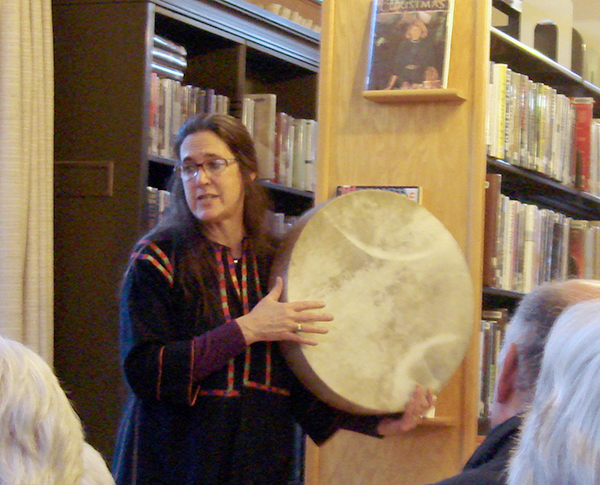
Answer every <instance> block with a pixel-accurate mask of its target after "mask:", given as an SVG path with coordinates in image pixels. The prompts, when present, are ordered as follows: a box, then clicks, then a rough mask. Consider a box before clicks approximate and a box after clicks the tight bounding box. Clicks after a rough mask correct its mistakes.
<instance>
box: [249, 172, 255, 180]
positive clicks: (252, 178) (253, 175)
mask: <svg viewBox="0 0 600 485" xmlns="http://www.w3.org/2000/svg"><path fill="white" fill-rule="evenodd" d="M250 180H252V181H254V180H256V172H252V173H251V174H250Z"/></svg>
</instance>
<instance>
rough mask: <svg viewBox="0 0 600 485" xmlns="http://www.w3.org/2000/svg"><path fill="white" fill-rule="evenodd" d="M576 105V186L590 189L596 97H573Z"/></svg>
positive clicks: (572, 100) (585, 189)
mask: <svg viewBox="0 0 600 485" xmlns="http://www.w3.org/2000/svg"><path fill="white" fill-rule="evenodd" d="M571 103H572V104H573V106H574V107H575V134H574V144H575V146H574V148H575V186H576V187H577V188H578V189H581V190H584V191H589V190H590V170H591V168H590V152H591V130H592V119H593V108H594V98H588V97H577V98H571Z"/></svg>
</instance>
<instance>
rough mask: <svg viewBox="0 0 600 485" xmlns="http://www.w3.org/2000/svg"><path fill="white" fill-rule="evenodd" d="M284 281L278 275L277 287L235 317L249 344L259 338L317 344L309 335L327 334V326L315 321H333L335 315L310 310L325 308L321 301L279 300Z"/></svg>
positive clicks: (257, 340)
mask: <svg viewBox="0 0 600 485" xmlns="http://www.w3.org/2000/svg"><path fill="white" fill-rule="evenodd" d="M282 292H283V280H282V279H281V278H280V277H277V279H276V280H275V286H274V287H273V289H272V290H271V291H270V292H269V294H268V295H267V296H265V297H264V298H263V299H262V300H260V301H259V302H258V304H257V305H256V306H255V307H254V308H253V309H252V310H251V311H250V313H247V314H246V315H244V316H241V317H238V318H236V321H237V323H238V325H239V326H240V329H241V330H242V334H243V335H244V339H245V340H246V344H247V345H250V344H252V343H254V342H260V341H280V340H290V341H293V342H298V343H301V344H307V345H317V341H316V340H315V339H312V338H309V337H307V336H306V334H310V333H321V334H323V333H327V332H328V331H329V330H328V329H327V327H322V326H319V325H316V322H330V321H331V320H333V315H331V314H329V313H320V312H314V311H307V310H319V309H321V308H324V307H325V303H323V302H322V301H295V302H280V301H279V298H280V297H281V293H282Z"/></svg>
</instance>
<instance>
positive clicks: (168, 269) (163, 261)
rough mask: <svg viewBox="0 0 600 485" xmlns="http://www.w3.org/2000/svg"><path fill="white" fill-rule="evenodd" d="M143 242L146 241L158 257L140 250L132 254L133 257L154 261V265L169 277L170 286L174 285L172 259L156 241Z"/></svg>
mask: <svg viewBox="0 0 600 485" xmlns="http://www.w3.org/2000/svg"><path fill="white" fill-rule="evenodd" d="M141 242H142V243H146V244H147V248H149V249H150V250H152V251H154V253H155V254H156V256H157V257H158V259H157V258H155V257H154V256H152V255H151V254H147V253H141V252H139V251H138V252H134V253H133V254H132V255H131V257H132V258H136V259H141V260H144V261H149V262H150V263H152V264H153V265H154V267H155V268H156V269H158V270H159V271H160V272H161V273H162V274H163V276H164V277H165V278H167V281H168V282H169V286H173V279H174V278H173V265H172V264H171V261H169V258H168V257H167V255H166V254H165V253H164V251H163V250H162V249H160V248H159V247H158V246H157V245H156V244H155V243H153V242H150V241H141ZM159 260H160V261H159Z"/></svg>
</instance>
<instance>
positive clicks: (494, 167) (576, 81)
mask: <svg viewBox="0 0 600 485" xmlns="http://www.w3.org/2000/svg"><path fill="white" fill-rule="evenodd" d="M493 5H494V7H495V8H499V9H501V10H502V11H503V12H504V13H506V14H507V15H509V17H511V16H512V17H513V18H516V19H517V21H513V22H512V24H513V26H514V25H515V24H518V12H516V11H514V10H512V9H511V7H509V6H507V5H506V4H505V3H504V2H501V1H496V0H495V1H494V2H493ZM509 26H510V25H509ZM509 34H510V35H509ZM517 38H518V29H516V30H515V29H509V32H508V33H506V32H503V31H501V30H499V29H496V28H493V27H492V28H491V40H490V42H491V51H490V52H491V54H490V59H491V61H494V62H497V63H504V64H507V65H508V67H509V68H510V69H512V70H513V71H515V72H519V73H521V74H525V75H526V76H528V77H529V78H530V79H531V80H532V81H533V82H535V83H542V84H545V85H547V86H549V87H551V88H553V89H555V90H556V92H557V93H558V94H560V95H564V96H568V97H590V98H592V99H593V100H594V103H595V104H594V107H593V117H594V118H597V117H599V116H600V87H598V86H595V85H593V84H592V83H590V82H589V81H587V80H585V79H584V78H583V77H582V76H581V75H579V74H577V73H575V72H573V71H571V70H570V69H567V68H566V67H564V66H562V65H560V64H558V63H557V62H555V61H554V60H552V59H550V58H549V57H547V56H545V55H544V54H542V53H540V52H538V51H536V50H535V49H532V48H530V47H528V46H526V45H524V44H522V43H521V42H519V40H517ZM573 136H575V135H574V134H573ZM596 163H598V160H597V161H596ZM487 170H488V173H494V174H500V175H501V177H502V182H501V192H502V194H503V195H505V196H507V197H509V198H510V199H512V200H516V201H518V202H519V203H522V204H532V205H534V206H536V207H538V208H540V209H541V210H543V211H545V210H550V211H552V212H553V213H555V214H557V216H555V218H554V221H557V222H555V223H554V229H550V234H552V231H553V234H554V236H553V237H550V238H549V239H550V241H551V242H550V249H549V250H548V249H547V246H546V245H545V244H544V243H542V244H540V249H539V254H540V255H541V256H540V260H544V261H549V263H547V265H549V266H550V269H549V270H548V269H546V270H544V271H545V273H541V272H540V281H539V283H543V282H545V281H549V280H553V279H565V278H569V277H570V278H572V277H586V278H598V275H599V274H600V273H598V267H597V266H595V264H596V263H595V261H594V260H595V259H596V256H595V254H594V253H593V252H592V253H591V254H592V257H591V258H590V259H588V255H589V254H590V253H589V252H588V250H589V249H581V248H584V247H586V245H588V246H587V247H588V248H589V247H590V246H589V245H590V244H591V247H594V246H595V245H597V244H598V241H597V238H596V237H595V235H594V234H593V232H590V233H588V234H589V235H588V236H583V238H584V239H586V241H585V242H582V243H578V244H574V243H573V239H574V238H575V237H577V236H576V234H575V233H573V232H572V231H573V227H577V226H578V225H579V224H578V221H598V220H600V198H599V197H598V196H597V195H593V194H591V193H588V192H586V191H583V190H581V189H579V188H576V184H575V183H574V180H573V179H572V178H571V179H568V178H567V179H566V180H562V181H559V180H558V179H557V178H556V177H552V176H550V175H549V174H547V173H546V174H545V173H541V171H537V170H532V169H528V168H523V167H522V166H517V165H513V164H511V163H508V162H507V161H505V160H503V159H498V158H494V157H490V156H488V158H487ZM563 215H564V217H563ZM572 221H576V222H575V223H573V222H572ZM551 224H552V223H551ZM574 224H575V226H574ZM584 224H585V222H584ZM592 224H593V223H592ZM557 226H558V229H557ZM545 227H547V226H544V225H542V226H541V228H540V232H541V237H540V236H536V235H535V233H534V235H533V238H536V237H538V238H540V239H541V240H542V241H543V239H544V237H545V236H544V231H548V230H547V229H545ZM593 230H595V229H593V228H592V231H593ZM584 231H585V230H584ZM565 233H566V235H565ZM546 234H547V232H546ZM557 234H559V236H558V240H557ZM590 240H591V241H592V242H591V243H590ZM574 251H575V253H574ZM579 251H580V252H579ZM584 254H585V256H583V255H584ZM518 257H519V256H517V258H518ZM580 258H582V259H580ZM565 260H566V261H565ZM557 261H563V262H562V265H563V268H565V269H563V270H562V271H561V270H560V269H558V270H557V269H556V264H557ZM573 261H575V262H577V263H580V262H581V261H584V263H583V264H579V268H580V269H579V270H574V269H573V267H572V265H571V264H572V262H573ZM484 264H485V263H484ZM558 264H559V265H560V264H561V263H558ZM581 268H584V269H581ZM542 270H543V268H542ZM542 270H541V271H542ZM523 294H524V293H523V292H522V291H520V290H519V289H518V288H515V287H511V286H510V285H509V286H508V287H506V286H503V287H501V288H499V287H484V288H483V308H484V309H506V310H507V311H508V314H509V315H510V314H512V313H513V312H514V310H515V308H516V306H517V305H518V303H519V301H520V300H521V298H522V297H523Z"/></svg>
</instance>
